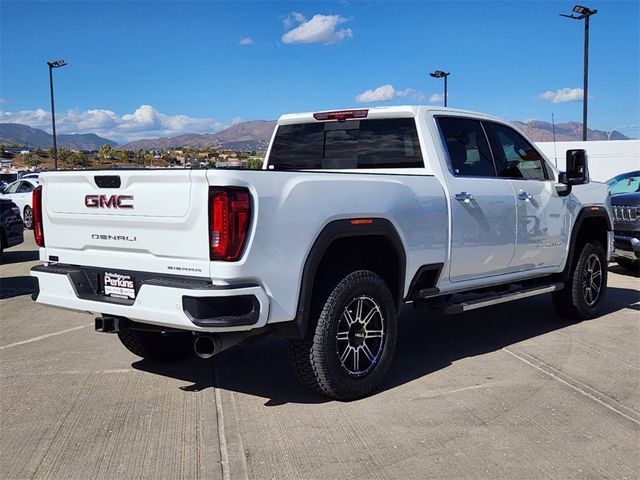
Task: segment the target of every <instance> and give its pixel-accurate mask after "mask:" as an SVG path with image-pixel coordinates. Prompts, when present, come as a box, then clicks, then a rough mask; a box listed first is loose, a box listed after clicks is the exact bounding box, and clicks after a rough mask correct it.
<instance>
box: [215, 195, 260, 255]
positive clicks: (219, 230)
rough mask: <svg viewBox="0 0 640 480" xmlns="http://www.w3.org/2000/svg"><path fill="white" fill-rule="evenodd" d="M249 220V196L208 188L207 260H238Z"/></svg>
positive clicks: (245, 237)
mask: <svg viewBox="0 0 640 480" xmlns="http://www.w3.org/2000/svg"><path fill="white" fill-rule="evenodd" d="M250 219H251V195H250V194H249V191H248V190H247V189H245V188H212V189H211V191H210V195H209V245H210V258H211V260H225V261H228V262H233V261H235V260H238V259H239V258H240V255H241V254H242V249H243V247H244V244H245V241H246V239H247V232H248V230H249V221H250Z"/></svg>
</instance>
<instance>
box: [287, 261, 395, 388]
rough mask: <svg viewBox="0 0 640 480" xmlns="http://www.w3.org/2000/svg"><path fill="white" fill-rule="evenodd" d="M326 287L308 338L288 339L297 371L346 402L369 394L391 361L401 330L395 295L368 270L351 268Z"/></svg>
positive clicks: (305, 381)
mask: <svg viewBox="0 0 640 480" xmlns="http://www.w3.org/2000/svg"><path fill="white" fill-rule="evenodd" d="M323 290H324V291H328V292H329V293H328V295H326V294H325V296H324V301H320V302H317V303H316V304H317V307H316V308H315V309H312V312H311V318H310V322H309V328H308V330H307V334H306V337H305V338H304V339H302V340H292V341H290V342H289V356H290V359H291V363H292V365H293V370H294V371H295V373H296V374H297V376H298V378H299V379H300V381H301V382H302V383H303V384H305V385H307V386H308V387H309V388H310V389H312V390H313V391H315V392H318V393H320V394H322V395H325V396H328V397H330V398H334V399H336V400H343V401H347V400H354V399H357V398H361V397H364V396H366V395H368V394H370V393H371V392H373V391H374V390H375V389H376V388H377V387H378V386H379V385H380V383H381V382H382V380H383V379H384V377H385V376H386V374H387V372H388V371H389V368H390V366H391V361H392V358H393V353H394V350H395V345H396V338H397V329H398V326H397V324H398V320H397V316H398V314H397V311H396V307H395V304H394V300H393V296H392V295H391V292H390V291H389V288H388V286H387V285H386V283H385V282H384V280H383V279H382V278H381V277H380V276H379V275H377V274H376V273H373V272H370V271H368V270H358V271H355V272H352V273H349V274H348V275H346V276H344V277H343V278H341V279H340V280H339V281H338V282H337V283H336V284H335V286H333V288H331V286H330V285H329V286H328V288H325V289H322V288H321V289H320V291H323ZM356 357H357V359H356Z"/></svg>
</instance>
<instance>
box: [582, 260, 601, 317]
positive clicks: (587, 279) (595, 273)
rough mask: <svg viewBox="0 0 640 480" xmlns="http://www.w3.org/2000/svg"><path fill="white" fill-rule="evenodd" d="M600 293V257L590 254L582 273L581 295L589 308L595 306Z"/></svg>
mask: <svg viewBox="0 0 640 480" xmlns="http://www.w3.org/2000/svg"><path fill="white" fill-rule="evenodd" d="M601 291H602V263H601V262H600V257H598V255H596V254H595V253H592V254H591V255H590V256H589V258H588V259H587V262H586V263H585V265H584V270H583V272H582V295H583V297H584V301H585V302H586V303H587V305H588V306H589V307H592V306H594V305H595V304H596V302H597V301H598V299H599V298H600V292H601Z"/></svg>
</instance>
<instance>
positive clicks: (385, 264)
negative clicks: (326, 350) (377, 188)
mask: <svg viewBox="0 0 640 480" xmlns="http://www.w3.org/2000/svg"><path fill="white" fill-rule="evenodd" d="M373 252H376V253H377V256H375V257H373V256H372V255H371V253H373ZM386 254H391V255H393V258H392V259H390V258H388V256H387V255H386ZM342 260H344V261H345V262H346V263H345V264H343V265H338V266H337V267H336V268H334V266H335V262H339V261H342ZM354 268H357V269H360V268H362V269H371V270H372V271H374V272H375V273H377V274H379V275H380V276H381V277H382V278H383V279H384V280H385V281H386V282H387V284H388V286H389V289H390V290H391V293H392V295H393V297H394V300H395V304H396V308H398V309H399V307H400V305H402V303H403V295H404V283H405V272H406V253H405V250H404V245H403V243H402V240H401V238H400V235H399V234H398V231H397V230H396V228H395V226H394V225H393V224H392V223H391V222H390V221H389V220H387V219H384V218H366V219H340V220H334V221H332V222H330V223H329V224H327V225H326V226H325V227H324V228H323V229H322V231H321V232H320V234H319V235H318V237H317V238H316V240H315V242H314V244H313V246H312V247H311V250H310V251H309V253H308V255H307V257H306V259H305V262H304V267H303V271H302V281H301V283H300V286H299V296H298V307H297V310H296V318H295V319H294V320H293V321H291V322H285V323H282V324H276V325H274V328H275V330H276V332H277V333H279V334H280V335H282V336H284V337H287V338H303V337H304V335H305V334H306V331H307V326H308V324H309V313H310V310H311V307H312V297H313V294H314V290H315V288H316V287H317V286H318V285H319V284H320V282H322V281H323V280H325V279H327V276H328V275H331V274H333V275H334V276H336V275H339V274H342V273H346V270H348V269H354Z"/></svg>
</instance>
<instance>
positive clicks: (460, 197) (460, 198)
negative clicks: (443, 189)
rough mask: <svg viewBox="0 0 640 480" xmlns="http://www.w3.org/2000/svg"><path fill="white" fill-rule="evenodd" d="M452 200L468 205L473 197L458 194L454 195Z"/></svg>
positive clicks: (461, 193) (468, 194) (467, 194)
mask: <svg viewBox="0 0 640 480" xmlns="http://www.w3.org/2000/svg"><path fill="white" fill-rule="evenodd" d="M454 198H455V199H456V200H458V201H459V202H465V203H469V202H470V201H471V200H473V195H471V194H470V193H467V192H460V193H456V194H455V195H454Z"/></svg>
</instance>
